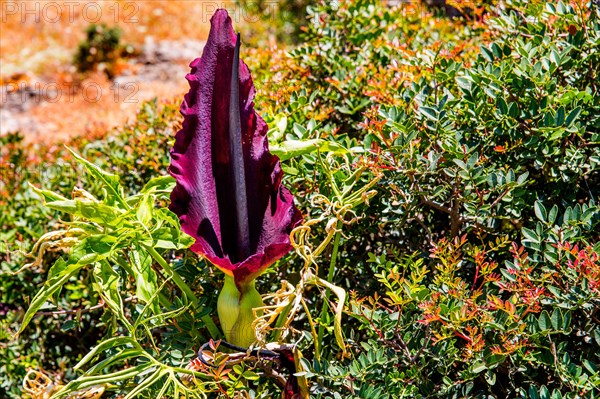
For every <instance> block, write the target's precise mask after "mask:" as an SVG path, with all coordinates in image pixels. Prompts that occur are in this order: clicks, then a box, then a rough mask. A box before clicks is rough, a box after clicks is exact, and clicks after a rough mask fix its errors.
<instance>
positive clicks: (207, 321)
mask: <svg viewBox="0 0 600 399" xmlns="http://www.w3.org/2000/svg"><path fill="white" fill-rule="evenodd" d="M143 247H144V248H145V249H146V251H148V253H149V254H150V256H152V257H153V258H154V260H155V261H156V262H158V264H159V265H160V266H161V267H162V268H163V270H164V271H165V272H166V273H167V275H169V276H170V277H171V278H172V279H173V282H174V283H175V284H176V285H177V287H179V289H180V290H181V291H183V293H184V294H185V295H186V297H187V298H188V299H189V300H191V301H192V302H193V303H194V306H197V305H198V298H197V297H196V295H195V294H194V292H193V291H192V289H191V288H190V287H189V286H188V285H187V284H186V283H185V281H183V279H182V278H181V276H180V275H179V274H178V273H176V272H175V270H173V268H172V267H171V265H169V263H168V262H167V261H166V260H165V259H164V258H163V257H162V256H161V255H160V254H159V253H158V252H157V251H156V249H154V247H151V246H147V245H143ZM202 321H203V322H204V325H205V326H206V328H208V332H209V333H210V336H211V337H212V338H213V339H218V338H220V336H221V332H220V331H219V328H218V327H217V325H216V324H215V322H214V321H213V319H212V318H211V317H210V315H208V314H206V315H204V316H202Z"/></svg>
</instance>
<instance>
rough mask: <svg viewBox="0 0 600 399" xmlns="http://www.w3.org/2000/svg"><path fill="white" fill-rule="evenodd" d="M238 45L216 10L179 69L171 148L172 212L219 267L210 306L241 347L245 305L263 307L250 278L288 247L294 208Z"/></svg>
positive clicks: (248, 334) (247, 340) (248, 317)
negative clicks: (193, 54) (201, 43)
mask: <svg viewBox="0 0 600 399" xmlns="http://www.w3.org/2000/svg"><path fill="white" fill-rule="evenodd" d="M239 49H240V37H239V34H238V35H236V34H235V32H234V30H233V27H232V24H231V18H230V17H229V15H228V14H227V11H225V10H217V11H216V13H215V14H214V15H213V17H212V19H211V30H210V34H209V37H208V41H207V42H206V46H205V47H204V51H203V53H202V57H201V58H198V59H196V60H195V61H193V62H192V63H191V64H190V67H191V68H192V70H191V73H189V74H188V75H187V76H186V79H187V80H188V81H189V84H190V91H189V92H188V93H187V94H186V95H185V97H184V101H183V103H182V105H181V113H182V114H183V116H184V121H183V126H182V129H181V130H180V131H179V132H178V133H177V135H176V136H175V145H174V147H173V148H172V149H171V159H172V161H171V166H170V168H169V172H170V173H171V175H172V176H173V177H175V179H176V181H177V185H176V187H175V189H174V190H173V192H172V193H171V205H170V209H171V210H172V211H173V212H174V213H175V214H177V215H178V216H179V219H180V222H181V228H182V230H183V231H184V232H185V233H187V234H189V235H191V236H192V237H194V238H195V240H196V241H195V243H194V245H193V246H192V247H191V249H192V250H193V251H194V252H196V253H198V254H201V255H202V256H203V257H205V258H206V259H207V260H209V261H210V262H211V263H212V264H214V265H215V266H216V267H218V268H219V269H221V270H222V271H223V272H224V273H225V284H224V287H223V289H222V291H221V294H220V295H219V299H218V304H217V308H218V309H217V310H218V314H219V319H220V321H221V327H222V328H223V331H224V333H225V337H226V339H227V340H228V341H229V342H231V343H233V344H235V345H239V346H249V345H250V344H251V343H252V342H253V341H254V331H253V329H252V323H253V321H254V313H253V309H254V308H257V307H261V306H263V302H262V299H261V296H260V294H259V293H258V292H257V290H256V288H255V285H254V281H255V278H256V277H257V276H258V275H260V274H261V273H262V272H263V271H264V270H265V269H266V268H267V267H268V266H269V265H271V264H272V263H273V262H275V261H276V260H277V259H279V258H281V257H282V256H284V255H285V254H286V253H288V252H289V251H290V250H291V248H292V247H291V244H290V238H289V235H290V232H291V230H292V229H293V228H294V227H295V226H296V225H297V224H298V223H299V222H300V220H301V215H300V212H299V211H298V209H297V208H296V207H295V206H294V203H293V196H292V194H291V193H290V191H289V190H288V189H287V188H285V187H283V186H282V185H281V178H282V173H283V172H282V170H281V166H280V163H279V159H278V158H277V157H276V156H274V155H271V154H270V153H269V150H268V141H267V130H268V127H267V124H266V123H265V121H264V120H263V119H262V118H261V117H260V116H259V115H258V114H257V113H256V112H255V111H254V102H253V99H254V95H255V89H254V84H253V83H252V78H251V76H250V71H249V69H248V67H247V66H246V64H245V63H244V62H243V61H240V59H239Z"/></svg>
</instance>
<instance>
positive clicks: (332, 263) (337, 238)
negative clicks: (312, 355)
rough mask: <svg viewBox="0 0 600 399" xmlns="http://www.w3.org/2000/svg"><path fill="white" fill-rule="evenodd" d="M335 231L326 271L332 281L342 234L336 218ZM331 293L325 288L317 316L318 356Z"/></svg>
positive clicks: (340, 223)
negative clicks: (319, 314)
mask: <svg viewBox="0 0 600 399" xmlns="http://www.w3.org/2000/svg"><path fill="white" fill-rule="evenodd" d="M335 228H336V232H335V237H334V239H333V250H332V252H331V261H330V262H329V271H328V273H327V282H328V283H332V282H333V276H334V275H335V264H336V261H337V255H338V249H339V247H340V238H341V236H342V234H341V232H340V230H341V228H342V222H341V221H340V220H338V222H337V225H336V226H335ZM330 295H331V290H330V289H329V288H327V289H326V290H325V299H324V300H323V307H322V308H321V316H320V317H319V319H320V322H319V330H318V334H317V345H315V348H317V349H315V352H317V353H316V356H317V357H318V358H320V357H321V353H320V351H321V348H322V347H323V335H324V334H325V326H324V325H323V319H324V318H325V316H326V315H327V306H328V304H329V296H330Z"/></svg>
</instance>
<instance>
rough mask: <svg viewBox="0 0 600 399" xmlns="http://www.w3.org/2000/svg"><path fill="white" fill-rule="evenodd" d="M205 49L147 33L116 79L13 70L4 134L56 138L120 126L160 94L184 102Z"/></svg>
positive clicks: (4, 100) (3, 107)
mask: <svg viewBox="0 0 600 399" xmlns="http://www.w3.org/2000/svg"><path fill="white" fill-rule="evenodd" d="M202 48H203V42H201V41H195V40H188V39H186V40H154V39H153V38H152V37H147V38H146V39H145V42H144V44H143V45H142V46H140V48H139V49H138V50H139V51H138V52H137V54H138V55H137V56H136V57H133V58H130V59H128V60H127V61H125V62H124V63H123V65H122V66H121V67H120V68H119V74H118V75H117V76H115V77H114V78H113V79H108V78H107V77H106V75H105V74H104V73H102V72H101V71H99V72H96V73H92V74H89V75H87V76H85V77H81V76H79V75H77V74H76V72H75V71H70V72H69V71H68V72H66V73H62V74H53V75H51V76H36V75H33V74H31V73H28V72H23V73H17V74H13V75H12V76H10V77H8V79H7V78H4V79H3V82H2V83H3V84H2V86H0V96H1V98H0V134H7V133H9V132H15V131H20V132H21V133H22V134H24V135H25V137H26V139H27V140H36V141H55V140H58V139H61V138H65V137H69V136H74V135H78V134H82V133H88V132H94V131H100V130H105V129H109V128H111V127H114V126H119V125H121V124H122V123H124V122H126V121H127V120H128V119H130V118H132V117H133V116H134V115H135V112H136V111H137V109H138V108H139V104H140V103H141V102H143V101H146V100H149V99H152V98H154V97H157V98H158V99H159V100H161V101H178V99H179V98H180V97H181V96H182V95H183V93H185V92H186V91H187V89H188V84H187V81H186V80H185V75H186V73H187V72H188V71H189V67H188V65H189V63H190V62H191V61H192V60H193V59H195V58H197V57H199V56H200V55H201V53H202Z"/></svg>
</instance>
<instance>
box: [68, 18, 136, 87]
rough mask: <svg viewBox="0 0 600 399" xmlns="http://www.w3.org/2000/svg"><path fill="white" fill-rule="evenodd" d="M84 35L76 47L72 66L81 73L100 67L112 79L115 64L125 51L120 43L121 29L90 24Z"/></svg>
mask: <svg viewBox="0 0 600 399" xmlns="http://www.w3.org/2000/svg"><path fill="white" fill-rule="evenodd" d="M85 35H86V38H85V39H84V40H83V41H81V42H80V43H79V46H78V47H77V52H76V53H75V55H74V57H73V65H75V67H76V68H77V70H78V71H79V72H82V73H85V72H90V71H93V70H95V69H96V68H97V67H99V66H101V67H102V69H103V70H104V72H106V74H107V75H108V77H109V78H110V77H112V76H113V72H114V71H113V69H114V67H115V63H116V62H117V60H118V59H119V58H120V57H121V56H122V55H123V54H124V53H125V51H126V48H125V46H123V44H122V43H121V35H122V31H121V29H120V28H119V27H117V26H114V27H108V26H107V25H106V24H90V25H89V26H88V27H87V29H86V30H85Z"/></svg>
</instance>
